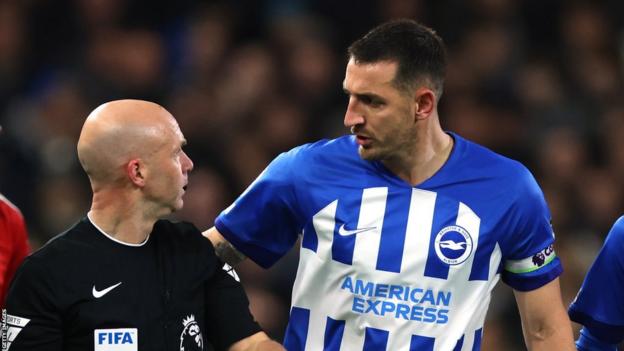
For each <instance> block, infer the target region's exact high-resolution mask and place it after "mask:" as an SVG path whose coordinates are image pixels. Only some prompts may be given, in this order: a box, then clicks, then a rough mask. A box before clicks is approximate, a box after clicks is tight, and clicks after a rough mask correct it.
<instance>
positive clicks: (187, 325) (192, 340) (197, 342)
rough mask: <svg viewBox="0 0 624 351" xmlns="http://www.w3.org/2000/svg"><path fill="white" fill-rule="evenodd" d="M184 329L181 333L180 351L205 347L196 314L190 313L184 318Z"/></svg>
mask: <svg viewBox="0 0 624 351" xmlns="http://www.w3.org/2000/svg"><path fill="white" fill-rule="evenodd" d="M182 325H184V330H182V334H180V351H197V350H203V349H204V339H203V338H202V334H201V330H200V329H199V324H197V322H196V321H195V316H194V315H190V316H188V317H186V318H184V319H183V320H182Z"/></svg>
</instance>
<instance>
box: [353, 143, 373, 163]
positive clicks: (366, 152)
mask: <svg viewBox="0 0 624 351" xmlns="http://www.w3.org/2000/svg"><path fill="white" fill-rule="evenodd" d="M358 153H359V154H360V157H361V158H362V159H364V160H367V161H375V160H377V159H378V156H377V152H375V150H374V148H373V147H371V146H362V145H360V147H359V148H358Z"/></svg>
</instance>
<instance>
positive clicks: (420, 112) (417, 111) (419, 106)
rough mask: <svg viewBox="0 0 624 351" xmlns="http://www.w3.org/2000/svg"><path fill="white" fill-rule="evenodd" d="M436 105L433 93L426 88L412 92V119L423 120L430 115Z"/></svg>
mask: <svg viewBox="0 0 624 351" xmlns="http://www.w3.org/2000/svg"><path fill="white" fill-rule="evenodd" d="M435 105H436V96H435V93H434V92H433V91H432V90H431V89H429V88H427V87H420V88H418V89H416V91H415V92H414V119H415V120H420V119H425V118H427V117H429V116H430V115H431V113H432V112H433V110H434V108H435Z"/></svg>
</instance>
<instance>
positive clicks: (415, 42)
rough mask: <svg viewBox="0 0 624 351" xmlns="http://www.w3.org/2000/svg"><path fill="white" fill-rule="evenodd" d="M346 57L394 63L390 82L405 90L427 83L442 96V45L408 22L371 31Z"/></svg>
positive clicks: (430, 31) (433, 34) (429, 31)
mask: <svg viewBox="0 0 624 351" xmlns="http://www.w3.org/2000/svg"><path fill="white" fill-rule="evenodd" d="M347 52H348V54H349V58H350V59H353V60H354V61H355V62H356V63H375V62H380V61H395V62H397V64H398V69H397V72H396V76H395V77H394V83H395V84H396V85H397V87H398V88H399V89H404V90H406V91H409V90H410V89H413V88H415V85H416V84H417V83H423V81H424V80H428V81H429V82H430V84H431V88H432V89H433V90H434V91H435V92H436V94H437V95H438V99H439V98H440V95H442V90H443V88H444V75H445V73H446V50H445V48H444V42H443V41H442V38H440V37H439V36H438V35H437V34H436V32H435V31H433V29H431V28H429V27H427V26H425V25H422V24H420V23H418V22H416V21H413V20H409V19H400V20H393V21H390V22H386V23H383V24H381V25H379V26H378V27H375V28H373V29H372V30H371V31H370V32H368V33H367V34H366V35H364V36H363V37H362V38H360V39H358V40H356V41H355V42H353V44H351V46H349V49H348V51H347Z"/></svg>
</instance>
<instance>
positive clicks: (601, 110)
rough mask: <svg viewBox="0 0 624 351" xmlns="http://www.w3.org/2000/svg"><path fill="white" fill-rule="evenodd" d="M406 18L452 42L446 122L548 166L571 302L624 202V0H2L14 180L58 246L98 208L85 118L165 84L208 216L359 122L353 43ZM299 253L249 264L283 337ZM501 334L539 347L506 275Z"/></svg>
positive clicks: (542, 178) (39, 232) (152, 95)
mask: <svg viewBox="0 0 624 351" xmlns="http://www.w3.org/2000/svg"><path fill="white" fill-rule="evenodd" d="M398 17H408V18H414V19H417V20H419V21H421V22H423V23H425V24H427V25H430V26H432V27H433V28H434V29H436V30H437V31H438V33H439V34H440V35H441V36H442V37H443V38H444V40H445V41H446V44H447V45H448V51H449V59H450V65H449V69H448V77H447V83H446V88H445V93H444V97H443V98H442V100H441V107H440V111H441V112H440V115H441V119H442V124H443V126H444V127H445V129H448V130H452V131H455V132H457V133H459V134H461V135H463V136H464V137H466V138H469V139H472V140H474V141H476V142H478V143H481V144H484V145H486V146H488V147H490V148H492V149H494V150H495V151H497V152H499V153H502V154H504V155H506V156H509V157H512V158H515V159H518V160H520V161H521V162H523V163H524V164H526V165H527V166H528V167H529V168H530V169H531V170H532V171H533V172H534V174H535V176H536V177H537V179H538V181H539V183H540V185H541V186H542V188H543V190H544V193H545V195H546V198H547V200H548V203H549V205H550V208H551V210H552V214H553V224H554V228H555V232H556V234H557V247H556V249H557V252H558V254H559V255H560V257H561V258H562V260H563V263H564V267H565V274H564V275H563V277H562V280H561V282H562V288H563V296H564V300H565V303H566V304H568V303H569V302H571V300H572V299H573V298H574V296H575V294H576V292H577V290H578V288H579V286H580V284H581V281H582V278H583V276H584V274H585V273H586V271H587V269H588V266H589V265H590V263H591V262H592V260H593V258H594V257H595V255H596V253H597V252H598V249H599V248H600V245H601V244H602V240H603V239H604V237H605V235H606V233H607V232H608V230H609V228H610V226H611V224H612V223H613V222H614V221H615V219H616V218H617V217H618V216H619V215H620V214H622V213H624V196H623V195H624V188H623V186H624V184H623V183H622V179H624V149H621V148H622V147H623V146H624V89H623V83H624V74H623V72H624V2H622V1H620V0H603V1H585V2H583V1H564V0H560V1H544V0H525V1H515V0H430V1H424V0H421V1H418V0H383V1H382V0H341V1H333V0H332V1H330V0H228V1H204V2H200V1H192V0H177V1H167V0H136V1H130V0H128V1H126V0H64V1H61V0H54V1H53V0H2V1H0V125H2V127H3V131H2V135H1V136H0V192H2V193H4V194H5V195H6V196H7V197H8V198H9V199H11V200H12V201H13V202H14V203H16V204H17V205H18V206H19V207H20V208H21V209H22V211H23V213H24V216H25V218H26V220H27V224H28V229H29V233H30V239H31V241H32V246H33V248H38V247H40V246H41V245H42V244H43V243H45V242H46V241H47V240H48V239H49V238H51V237H52V236H54V235H55V234H57V233H59V232H61V231H63V230H64V229H65V228H67V227H68V226H70V225H71V224H73V223H74V222H75V221H77V220H78V219H79V218H81V217H82V216H84V215H85V213H86V211H87V210H88V207H89V202H90V188H89V185H88V179H87V177H86V176H85V174H84V173H83V172H82V170H81V168H80V166H79V164H78V161H77V157H76V153H75V145H76V141H77V139H78V135H79V131H80V128H81V126H82V123H83V121H84V119H85V117H86V116H87V115H88V113H89V112H90V111H91V110H92V109H94V108H95V107H96V106H98V105H99V104H101V103H103V102H106V101H109V100H113V99H119V98H141V99H147V100H152V101H155V102H158V103H160V104H162V105H163V106H165V107H166V108H167V109H168V110H169V111H171V112H172V113H173V115H174V116H175V117H176V118H177V119H178V121H179V123H180V126H181V128H182V131H183V132H184V133H185V135H186V137H187V139H188V141H189V145H188V147H187V152H188V153H189V155H190V157H191V158H192V159H193V160H194V161H195V170H194V171H193V173H192V174H191V177H190V185H189V191H188V193H187V194H186V198H185V209H184V210H183V211H181V212H180V213H178V214H177V218H181V219H185V220H190V221H193V222H194V223H195V224H196V225H197V226H198V227H199V228H200V229H205V228H208V227H209V226H211V225H212V224H213V221H214V218H215V217H216V215H217V214H218V213H219V212H220V211H221V210H222V209H224V208H225V207H227V206H228V205H229V204H230V203H231V202H232V200H233V199H234V198H235V196H236V195H238V194H239V193H240V192H242V191H243V190H244V189H245V188H246V186H247V185H249V184H250V183H251V182H252V180H253V179H254V178H255V177H256V176H257V175H258V174H259V173H260V172H261V171H262V169H263V168H264V167H265V166H266V165H267V164H268V163H269V161H270V160H271V159H272V158H273V157H275V156H276V155H277V154H278V153H280V152H282V151H285V150H288V149H290V148H291V147H293V146H296V145H298V144H302V143H306V142H310V141H314V140H317V139H319V138H332V137H336V136H339V135H341V134H345V133H347V130H346V129H345V128H344V127H343V125H342V119H343V112H344V110H345V107H346V104H347V99H346V97H345V96H344V94H343V93H342V86H341V84H342V80H343V77H344V67H345V64H346V61H347V60H346V54H345V51H346V47H347V46H348V44H349V43H350V42H351V41H353V40H355V39H356V38H358V37H359V36H361V35H363V34H364V33H365V32H366V31H367V30H369V29H370V28H372V27H373V26H375V25H376V24H378V23H380V22H382V21H385V20H387V19H391V18H398ZM296 265H297V250H296V249H294V250H293V251H292V252H291V253H290V254H289V255H288V256H286V257H285V258H284V259H282V260H281V261H280V262H279V263H278V264H277V265H276V266H275V267H273V268H272V269H270V270H262V269H260V268H258V267H257V266H256V265H255V264H253V263H251V262H246V263H244V264H243V265H242V266H241V267H240V268H239V269H238V270H239V274H240V275H241V277H242V279H243V282H244V284H245V286H246V288H247V291H248V293H249V294H250V298H251V303H252V309H253V310H254V312H255V315H256V316H257V318H258V320H259V321H260V323H261V324H262V326H263V327H264V328H265V329H266V330H267V331H268V332H269V334H271V335H272V336H273V337H274V338H276V339H278V340H279V339H281V338H282V336H283V332H284V329H285V325H286V321H287V317H288V311H289V302H290V292H291V284H292V280H293V277H294V273H295V272H296ZM575 327H578V326H575ZM483 349H484V350H486V351H487V350H512V351H513V350H522V349H524V346H523V342H522V333H521V327H520V322H519V317H518V315H517V311H516V307H515V303H514V301H513V295H511V293H510V290H509V288H507V287H506V286H504V285H503V284H500V285H499V287H498V288H497V290H496V291H495V297H494V301H493V303H492V305H491V307H490V311H489V314H488V323H487V325H486V328H485V340H484V347H483Z"/></svg>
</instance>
